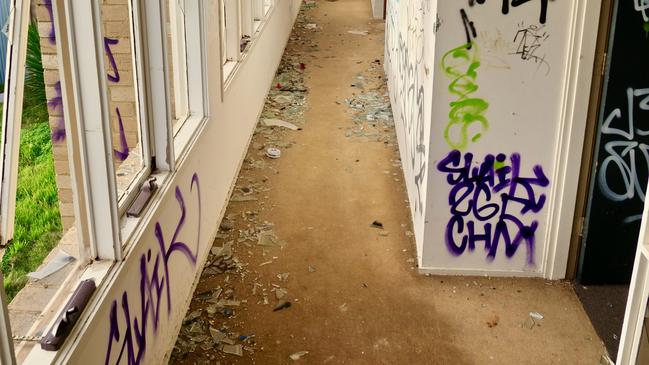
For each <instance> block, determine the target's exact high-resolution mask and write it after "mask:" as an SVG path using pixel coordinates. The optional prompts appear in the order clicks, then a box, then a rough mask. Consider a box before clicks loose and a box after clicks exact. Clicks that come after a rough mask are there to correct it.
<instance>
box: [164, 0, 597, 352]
mask: <svg viewBox="0 0 649 365" xmlns="http://www.w3.org/2000/svg"><path fill="white" fill-rule="evenodd" d="M369 4H370V2H369V1H367V0H340V1H317V2H316V1H309V2H308V4H307V5H304V6H303V9H302V11H301V13H300V15H299V18H298V21H297V23H296V26H295V29H294V32H293V34H292V36H291V38H290V41H289V44H288V46H287V49H286V53H285V55H284V58H283V60H282V64H281V65H280V68H279V70H278V74H277V76H276V80H275V81H274V83H273V85H272V88H271V90H270V94H269V97H268V99H267V103H266V107H265V109H264V111H263V113H262V118H261V121H260V125H259V126H258V128H257V129H256V131H255V135H254V137H253V140H252V142H251V145H250V148H249V150H248V154H247V157H246V160H245V162H244V165H243V168H242V170H241V172H240V175H239V179H238V181H237V184H236V187H235V190H234V192H233V195H232V199H231V202H230V205H229V206H228V208H227V212H226V217H225V219H224V221H223V223H222V224H221V227H220V231H219V235H218V236H217V239H216V240H215V242H214V248H213V249H212V254H211V255H210V258H209V260H208V263H207V265H206V267H205V269H204V272H203V275H202V276H201V280H200V282H199V284H198V286H197V289H196V291H195V293H194V298H193V301H192V303H191V306H190V309H189V311H188V314H187V317H186V318H185V321H184V324H183V327H182V330H181V333H180V335H179V338H178V342H177V344H176V348H175V350H174V352H173V355H172V359H171V363H178V364H181V363H183V364H286V363H293V362H296V363H300V362H302V363H305V364H316V363H317V364H320V363H329V364H454V365H455V364H490V363H492V364H595V363H598V361H599V359H600V356H601V355H602V354H603V353H604V348H603V346H602V343H601V341H600V340H599V338H598V337H597V335H596V334H595V332H594V330H593V328H592V326H591V324H590V322H589V320H588V318H587V317H586V315H585V313H584V311H583V309H582V307H581V305H580V303H579V301H578V300H577V298H576V296H575V294H574V292H573V290H572V288H571V286H570V285H569V284H568V283H563V282H549V281H544V280H538V279H510V278H488V277H480V278H470V277H427V276H422V275H419V274H418V273H417V268H416V264H415V262H416V260H415V255H416V252H415V246H414V241H413V237H412V233H411V231H412V228H411V223H410V212H409V208H408V203H407V196H406V192H405V187H404V183H403V172H402V170H401V161H400V159H399V154H398V149H397V148H398V147H397V145H396V137H395V135H394V126H393V119H392V115H391V112H390V110H389V103H388V100H387V97H386V88H385V84H384V82H383V81H384V80H383V73H382V62H383V61H382V60H383V56H382V53H383V41H384V38H383V32H384V26H383V24H382V22H380V21H375V20H370V19H371V15H370V9H369ZM285 122H288V123H290V124H287V123H285ZM273 157H275V158H273ZM276 157H279V158H276ZM530 313H532V315H530ZM541 317H542V318H541Z"/></svg>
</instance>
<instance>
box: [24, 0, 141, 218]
mask: <svg viewBox="0 0 649 365" xmlns="http://www.w3.org/2000/svg"><path fill="white" fill-rule="evenodd" d="M33 4H34V5H33V9H32V10H33V14H34V15H35V17H36V20H37V22H38V30H39V34H40V36H41V52H42V59H43V68H44V69H45V88H46V94H47V100H48V111H49V123H50V127H51V130H52V143H53V154H54V164H55V171H56V183H57V187H58V193H59V201H60V203H59V204H60V210H61V218H62V222H63V227H64V229H68V228H70V227H71V226H72V224H73V222H74V210H73V205H72V190H71V185H70V182H71V179H70V171H69V166H68V154H67V147H66V138H65V123H64V120H63V110H62V103H61V90H60V86H59V85H60V84H59V80H60V78H59V72H58V60H57V54H56V42H58V41H59V39H58V38H57V37H56V34H55V32H54V28H53V25H52V12H51V5H50V4H51V2H50V1H48V0H36V1H35V2H34V3H33ZM102 21H103V32H104V37H105V53H104V55H105V61H106V75H107V79H108V96H109V101H110V117H111V127H112V132H113V133H112V134H113V148H114V149H115V151H116V152H115V162H116V165H118V164H119V163H120V161H121V160H123V159H125V158H126V156H128V154H129V151H131V150H133V149H134V148H136V147H137V145H138V128H137V116H136V105H135V100H136V94H135V88H134V82H133V62H132V53H131V39H130V38H131V33H130V32H131V25H130V24H131V23H130V20H129V9H128V0H104V1H103V2H102ZM120 117H121V118H120ZM120 120H121V126H120ZM122 140H125V141H126V144H124V143H123V142H122Z"/></svg>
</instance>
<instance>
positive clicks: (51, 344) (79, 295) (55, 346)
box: [41, 279, 96, 351]
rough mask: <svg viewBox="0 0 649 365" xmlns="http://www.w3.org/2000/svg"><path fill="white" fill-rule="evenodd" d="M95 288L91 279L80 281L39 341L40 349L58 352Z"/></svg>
mask: <svg viewBox="0 0 649 365" xmlns="http://www.w3.org/2000/svg"><path fill="white" fill-rule="evenodd" d="M95 289H96V286H95V281H94V280H93V279H87V280H84V281H82V282H81V283H80V284H79V286H78V287H77V289H76V290H75V291H74V293H73V294H72V297H71V298H70V300H69V301H68V302H67V304H66V305H65V307H64V308H63V311H62V312H61V314H60V315H59V319H58V320H57V321H56V324H55V325H54V327H53V328H52V329H51V330H50V331H49V332H48V333H47V335H46V336H45V337H44V338H43V339H42V340H41V348H42V349H43V350H45V351H58V350H59V349H60V348H61V346H62V345H63V343H64V342H65V339H66V338H67V337H68V335H69V334H70V332H71V331H72V328H73V327H74V325H75V324H76V323H77V320H78V319H79V317H81V313H83V310H84V309H85V308H86V305H87V304H88V301H89V300H90V297H91V296H92V293H94V292H95Z"/></svg>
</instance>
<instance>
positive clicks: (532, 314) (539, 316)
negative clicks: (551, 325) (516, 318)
mask: <svg viewBox="0 0 649 365" xmlns="http://www.w3.org/2000/svg"><path fill="white" fill-rule="evenodd" d="M530 317H531V318H532V319H533V320H535V321H540V320H542V319H543V315H542V314H541V313H539V312H530Z"/></svg>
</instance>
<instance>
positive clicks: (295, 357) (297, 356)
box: [289, 351, 309, 361]
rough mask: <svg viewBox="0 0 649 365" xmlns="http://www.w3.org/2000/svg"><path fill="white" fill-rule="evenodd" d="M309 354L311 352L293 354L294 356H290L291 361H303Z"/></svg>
mask: <svg viewBox="0 0 649 365" xmlns="http://www.w3.org/2000/svg"><path fill="white" fill-rule="evenodd" d="M308 353H309V351H298V352H296V353H294V354H292V355H291V356H289V357H290V358H291V360H293V361H298V360H299V359H301V358H302V357H303V356H304V355H306V354H308Z"/></svg>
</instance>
